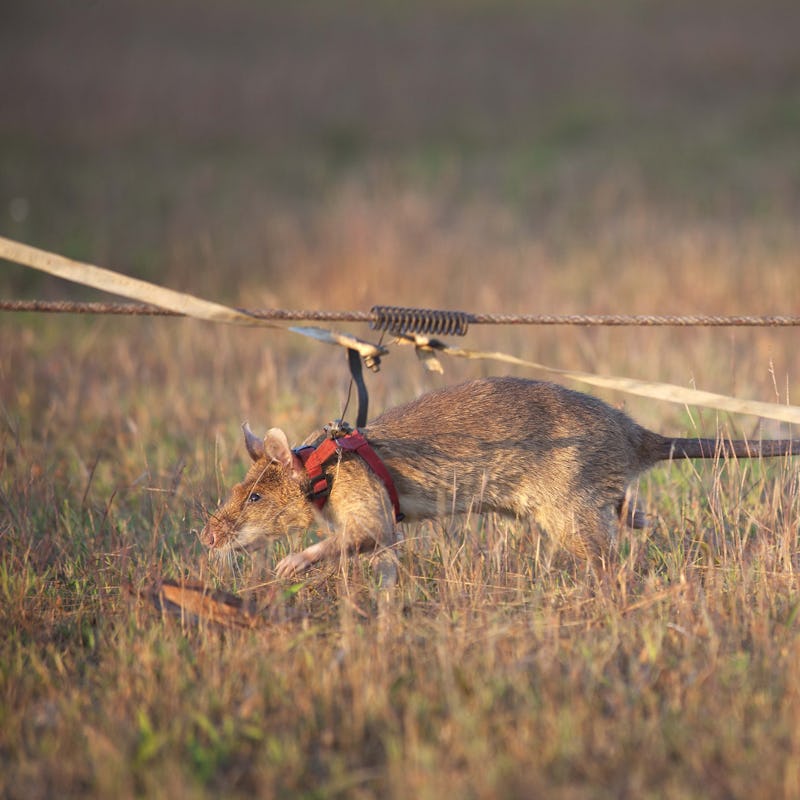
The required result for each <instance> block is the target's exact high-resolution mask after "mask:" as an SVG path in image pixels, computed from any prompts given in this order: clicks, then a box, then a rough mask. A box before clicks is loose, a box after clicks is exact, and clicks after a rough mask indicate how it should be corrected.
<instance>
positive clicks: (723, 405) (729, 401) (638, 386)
mask: <svg viewBox="0 0 800 800" xmlns="http://www.w3.org/2000/svg"><path fill="white" fill-rule="evenodd" d="M0 258H5V259H7V260H8V261H14V262H15V263H17V264H22V265H23V266H27V267H31V268H32V269H38V270H41V271H42V272H48V273H50V274H51V275H56V276H57V277H59V278H64V279H65V280H69V281H73V282H74V283H81V284H83V285H84V286H91V287H92V288H94V289H100V290H102V291H104V292H110V293H112V294H117V295H120V296H122V297H128V298H130V299H132V300H138V301H140V302H143V303H149V304H151V305H155V306H159V307H160V308H166V309H169V310H170V311H175V312H177V313H179V314H185V315H186V316H188V317H193V318H194V319H201V320H207V321H209V322H225V323H233V324H237V325H249V326H257V327H263V328H279V329H281V330H288V331H290V332H291V333H297V334H300V335H301V336H306V337H309V338H312V339H315V340H317V341H322V342H326V343H328V344H335V345H338V346H340V347H348V348H352V349H355V350H357V351H358V352H359V354H360V355H361V356H362V357H365V358H366V357H370V356H372V357H375V356H380V355H385V354H386V353H387V352H388V351H387V349H386V348H385V347H382V346H380V345H375V344H372V343H371V342H366V341H364V340H362V339H359V338H357V337H355V336H350V335H349V334H341V333H336V332H334V331H329V330H326V329H324V328H317V327H301V326H287V325H284V324H281V323H276V322H273V321H270V320H265V319H259V318H258V317H254V316H252V315H250V314H247V313H245V312H244V311H239V310H238V309H235V308H230V307H228V306H225V305H222V304H220V303H213V302H210V301H208V300H203V299H202V298H199V297H195V296H194V295H190V294H186V293H185V292H178V291H175V290H173V289H167V288H165V287H163V286H158V285H156V284H154V283H149V282H148V281H143V280H139V279H137V278H131V277H129V276H127V275H122V274H120V273H119V272H113V271H112V270H109V269H103V268H102V267H96V266H93V265H92V264H85V263H83V262H80V261H73V260H72V259H69V258H65V257H64V256H60V255H56V254H55V253H49V252H47V251H45V250H39V249H38V248H36V247H30V246H29V245H25V244H21V243H20V242H15V241H12V240H11V239H5V238H3V237H0ZM396 341H397V342H399V343H403V344H413V345H414V346H415V347H416V349H417V353H418V354H419V355H420V357H421V358H422V359H423V362H424V363H425V365H426V367H427V368H428V369H434V370H437V371H441V365H439V364H438V361H437V360H436V354H437V353H444V354H446V355H450V356H456V357H459V358H471V359H482V360H487V359H488V360H492V361H501V362H503V363H506V364H516V365H518V366H523V367H530V368H532V369H537V370H542V371H545V372H549V373H551V374H554V375H561V376H562V377H564V378H568V379H570V380H574V381H579V382H581V383H586V384H589V385H591V386H600V387H603V388H607V389H615V390H617V391H621V392H627V393H628V394H635V395H641V396H643V397H652V398H654V399H656V400H666V401H668V402H670V403H682V404H689V405H696V406H704V407H707V408H716V409H719V410H721V411H729V412H731V413H736V414H754V415H756V416H759V417H765V418H767V419H775V420H779V421H781V422H790V423H793V424H800V408H799V407H797V406H790V405H785V406H784V405H778V404H777V403H762V402H758V401H756V400H740V399H738V398H735V397H729V396H727V395H722V394H714V393H712V392H702V391H699V390H697V389H687V388H685V387H683V386H675V385H674V384H669V383H655V382H652V381H640V380H636V379H635V378H615V377H611V376H605V375H595V374H593V373H588V372H578V371H575V370H566V369H558V368H557V367H548V366H546V365H545V364H537V363H536V362H534V361H526V360H525V359H522V358H517V357H516V356H511V355H508V354H507V353H500V352H487V351H479V350H467V349H464V348H461V347H451V346H449V345H445V344H444V343H443V342H440V341H438V340H436V339H430V338H429V337H427V336H421V335H418V334H414V335H408V336H401V337H398V338H397V339H396Z"/></svg>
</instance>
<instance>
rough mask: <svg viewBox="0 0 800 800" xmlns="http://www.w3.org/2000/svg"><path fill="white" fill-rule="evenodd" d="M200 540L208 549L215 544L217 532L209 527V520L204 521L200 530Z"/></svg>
mask: <svg viewBox="0 0 800 800" xmlns="http://www.w3.org/2000/svg"><path fill="white" fill-rule="evenodd" d="M200 541H201V542H202V543H203V544H204V545H205V546H206V547H208V548H209V549H213V548H214V547H216V546H217V534H216V532H215V531H214V529H213V528H212V527H211V520H209V521H208V522H206V524H205V526H204V527H203V530H202V531H200Z"/></svg>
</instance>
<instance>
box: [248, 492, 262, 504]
mask: <svg viewBox="0 0 800 800" xmlns="http://www.w3.org/2000/svg"><path fill="white" fill-rule="evenodd" d="M260 499H261V495H260V494H258V492H253V494H251V495H250V497H248V498H247V502H248V503H257V502H258V501H259V500H260Z"/></svg>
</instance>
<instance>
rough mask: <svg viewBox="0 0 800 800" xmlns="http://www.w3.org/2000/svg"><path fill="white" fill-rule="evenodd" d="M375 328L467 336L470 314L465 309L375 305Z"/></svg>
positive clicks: (396, 331) (401, 331) (398, 331)
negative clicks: (445, 309)
mask: <svg viewBox="0 0 800 800" xmlns="http://www.w3.org/2000/svg"><path fill="white" fill-rule="evenodd" d="M370 311H371V313H372V314H373V315H374V317H375V319H373V321H372V322H370V328H372V329H373V330H381V331H387V332H388V333H394V334H404V333H425V334H435V335H439V336H466V333H467V328H468V327H469V314H467V313H466V312H464V311H441V310H438V309H432V308H403V307H401V306H373V307H372V308H371V309H370Z"/></svg>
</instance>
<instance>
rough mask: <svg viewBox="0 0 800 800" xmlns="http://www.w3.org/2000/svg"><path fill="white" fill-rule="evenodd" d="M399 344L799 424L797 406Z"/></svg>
mask: <svg viewBox="0 0 800 800" xmlns="http://www.w3.org/2000/svg"><path fill="white" fill-rule="evenodd" d="M397 341H398V342H399V343H403V344H413V345H414V346H415V347H416V348H417V351H418V352H419V351H420V350H421V351H422V352H425V353H428V358H429V359H430V354H435V353H445V354H446V355H449V356H456V357H458V358H472V359H481V360H490V361H501V362H504V363H506V364H516V365H518V366H522V367H530V368H532V369H537V370H542V371H544V372H549V373H551V374H554V375H561V376H562V377H564V378H569V379H570V380H573V381H579V382H580V383H586V384H589V385H591V386H601V387H603V388H606V389H615V390H617V391H620V392H626V393H628V394H635V395H640V396H642V397H652V398H655V399H656V400H666V401H668V402H670V403H681V404H685V405H695V406H704V407H706V408H716V409H719V410H720V411H730V412H731V413H734V414H754V415H756V416H759V417H766V418H767V419H775V420H779V421H781V422H791V423H794V424H796V425H800V407H798V406H790V405H785V406H783V405H778V404H777V403H762V402H759V401H757V400H740V399H738V398H736V397H729V396H728V395H724V394H714V393H713V392H702V391H699V390H697V389H687V388H686V387H683V386H676V385H674V384H671V383H655V382H653V381H640V380H637V379H635V378H614V377H611V376H607V375H595V374H593V373H590V372H579V371H576V370H568V369H559V368H558V367H548V366H547V365H545V364H537V363H536V362H535V361H526V360H525V359H523V358H517V357H516V356H510V355H508V354H506V353H499V352H487V351H480V350H467V349H465V348H463V347H451V346H449V345H446V344H444V343H443V342H440V341H438V340H436V339H430V338H428V337H427V336H420V335H418V334H416V335H408V336H405V337H398V339H397ZM434 360H435V358H434ZM429 368H430V367H429Z"/></svg>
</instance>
